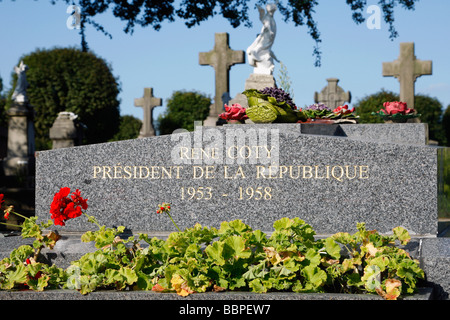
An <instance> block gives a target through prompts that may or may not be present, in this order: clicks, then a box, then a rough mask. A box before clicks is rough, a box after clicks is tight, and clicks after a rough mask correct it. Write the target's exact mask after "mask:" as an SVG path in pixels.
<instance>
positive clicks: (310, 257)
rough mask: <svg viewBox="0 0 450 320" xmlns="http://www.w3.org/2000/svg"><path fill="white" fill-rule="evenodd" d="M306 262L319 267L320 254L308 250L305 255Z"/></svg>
mask: <svg viewBox="0 0 450 320" xmlns="http://www.w3.org/2000/svg"><path fill="white" fill-rule="evenodd" d="M305 258H306V260H307V261H308V262H309V265H310V266H313V267H314V266H318V265H319V264H320V259H321V257H320V253H319V252H318V251H316V250H314V249H308V251H307V252H306V254H305Z"/></svg>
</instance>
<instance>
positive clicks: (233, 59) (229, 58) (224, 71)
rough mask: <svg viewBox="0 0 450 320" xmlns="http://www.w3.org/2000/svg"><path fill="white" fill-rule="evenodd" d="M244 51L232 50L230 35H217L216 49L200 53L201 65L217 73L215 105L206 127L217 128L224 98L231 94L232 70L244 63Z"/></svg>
mask: <svg viewBox="0 0 450 320" xmlns="http://www.w3.org/2000/svg"><path fill="white" fill-rule="evenodd" d="M244 62H245V56H244V51H236V50H232V49H231V48H230V45H229V35H228V33H216V34H215V43H214V49H213V50H211V51H208V52H200V53H199V63H200V65H210V66H212V67H213V68H214V71H215V95H214V105H213V106H212V108H211V110H210V114H209V116H208V118H207V119H206V120H205V125H208V126H215V125H216V122H217V121H218V120H219V114H221V113H222V112H223V110H224V109H223V103H222V96H223V94H225V93H229V92H230V68H231V66H233V65H234V64H239V63H244Z"/></svg>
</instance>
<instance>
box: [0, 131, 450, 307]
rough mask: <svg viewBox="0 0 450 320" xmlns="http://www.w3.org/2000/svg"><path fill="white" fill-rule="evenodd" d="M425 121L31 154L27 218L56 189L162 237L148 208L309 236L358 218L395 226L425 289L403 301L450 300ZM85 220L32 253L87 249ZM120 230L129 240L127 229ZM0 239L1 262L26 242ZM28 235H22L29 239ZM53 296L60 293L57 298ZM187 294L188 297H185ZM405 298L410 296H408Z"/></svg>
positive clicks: (447, 243) (41, 211)
mask: <svg viewBox="0 0 450 320" xmlns="http://www.w3.org/2000/svg"><path fill="white" fill-rule="evenodd" d="M427 132H428V129H427V125H426V124H422V123H417V124H400V125H399V124H368V125H317V124H314V125H307V124H302V125H299V124H272V125H256V124H255V125H245V126H244V125H225V126H223V127H219V128H205V127H198V128H196V130H195V131H194V132H191V133H189V132H179V133H176V134H173V135H171V136H162V137H151V138H145V139H135V140H129V141H121V142H113V143H106V144H99V145H89V146H82V147H74V148H67V149H57V150H50V151H42V152H39V153H38V154H37V179H36V180H37V181H36V182H37V193H36V195H37V197H36V199H37V202H36V207H37V214H38V216H39V219H42V220H45V221H47V220H48V219H49V204H50V202H51V200H52V198H53V194H54V193H55V192H57V191H58V190H59V188H60V187H62V186H67V187H70V188H72V189H75V188H79V189H81V192H82V194H83V196H85V197H87V198H89V208H88V210H87V211H88V214H92V215H95V216H96V217H97V218H98V220H99V221H100V223H101V224H106V225H108V226H118V225H124V226H127V227H128V228H129V229H128V231H131V232H134V233H136V232H138V231H140V230H142V231H144V232H146V233H148V234H149V235H154V236H159V237H164V236H167V235H168V234H169V233H170V232H173V231H175V229H174V226H173V225H172V224H171V223H170V221H169V219H168V218H167V217H166V216H163V215H157V214H156V213H155V211H156V205H157V204H159V203H161V202H163V201H167V202H171V203H172V207H173V210H172V216H173V217H174V219H175V220H176V222H177V224H178V225H179V226H180V227H182V228H186V227H192V225H193V224H194V223H196V222H199V223H202V224H203V225H208V226H218V225H219V224H220V222H222V221H223V220H228V221H229V220H232V219H242V220H244V221H245V222H247V223H249V224H250V226H252V227H253V228H254V229H257V228H259V229H262V230H269V231H271V230H273V229H272V223H273V222H274V221H275V220H277V219H279V218H280V217H284V216H288V217H295V216H298V217H300V218H302V219H304V220H305V221H306V222H307V223H310V224H311V225H312V226H313V227H314V229H315V230H316V231H317V232H318V233H319V235H318V236H321V235H324V234H328V233H336V232H340V231H348V232H351V233H353V232H355V231H356V223H357V222H366V224H367V227H368V228H371V229H372V228H376V229H378V230H379V231H381V232H383V233H388V232H390V230H391V229H392V228H393V227H396V226H399V225H401V226H403V227H405V228H407V229H408V230H409V232H410V233H411V234H412V236H413V240H412V241H411V242H410V243H409V244H408V245H407V247H405V249H406V250H407V251H408V252H409V253H410V254H411V256H412V257H414V258H415V259H419V260H420V262H421V266H422V268H423V269H424V271H425V274H426V277H427V287H425V288H421V289H420V291H419V294H418V295H415V296H413V297H411V299H419V300H420V299H448V293H449V292H450V283H449V279H450V277H449V270H450V268H449V265H450V250H449V248H450V238H440V237H436V232H437V210H438V199H439V197H438V192H439V190H441V189H440V188H439V186H440V180H439V177H440V172H441V171H440V162H441V160H442V159H441V157H440V156H441V155H442V153H446V151H447V149H445V148H437V147H434V146H429V145H427V144H426V143H427ZM83 220H85V219H83V218H77V219H73V220H70V221H68V222H67V224H66V226H65V227H62V228H58V230H59V232H60V233H61V234H62V235H63V239H61V240H60V241H58V243H57V245H56V246H55V248H54V249H53V250H50V251H48V250H44V251H43V252H42V253H43V254H44V255H45V256H46V257H47V259H48V260H49V261H50V262H51V263H54V264H56V265H57V266H60V267H63V268H67V267H68V266H69V263H70V261H74V260H76V259H79V258H80V257H81V256H82V255H83V254H85V253H87V252H92V251H94V250H96V248H95V247H94V245H93V243H81V242H80V235H79V233H80V232H83V231H84V230H87V229H91V228H92V229H96V228H95V227H94V228H93V226H91V225H89V224H87V223H84V222H83ZM125 236H127V235H125ZM13 238H19V237H8V238H3V240H2V241H0V257H5V256H8V255H9V253H10V251H11V248H14V247H17V246H18V245H19V244H30V245H31V243H32V239H24V240H20V239H13ZM27 240H28V242H27ZM61 294H63V295H61ZM134 297H136V298H138V299H151V300H153V299H176V298H177V297H176V295H175V294H172V295H170V294H168V295H165V296H164V298H163V296H162V295H160V294H159V295H158V294H155V293H152V292H143V293H135V292H133V291H131V292H124V293H117V292H111V293H104V292H98V293H93V294H91V295H88V296H82V295H80V294H78V293H76V292H74V293H70V292H65V291H63V292H60V291H58V292H57V293H53V292H48V293H45V292H44V293H30V294H28V295H26V296H24V295H22V294H21V293H9V292H6V293H2V294H1V297H0V298H5V299H133V298H134ZM189 298H192V299H231V300H245V299H255V298H256V299H288V300H298V299H338V300H354V299H369V300H370V299H380V297H374V296H372V295H339V294H337V295H336V294H285V295H281V294H279V293H275V294H265V295H252V294H248V293H232V294H227V293H221V294H198V295H192V297H191V296H190V297H189ZM183 299H186V298H183ZM408 299H409V297H408Z"/></svg>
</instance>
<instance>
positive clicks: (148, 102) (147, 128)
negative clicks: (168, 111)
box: [134, 88, 162, 138]
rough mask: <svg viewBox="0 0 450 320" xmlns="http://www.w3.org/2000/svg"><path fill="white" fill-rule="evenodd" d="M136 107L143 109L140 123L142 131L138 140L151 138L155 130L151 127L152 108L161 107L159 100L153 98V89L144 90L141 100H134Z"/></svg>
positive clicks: (160, 100)
mask: <svg viewBox="0 0 450 320" xmlns="http://www.w3.org/2000/svg"><path fill="white" fill-rule="evenodd" d="M134 105H135V106H136V107H142V108H143V109H144V120H143V121H142V129H141V132H139V137H138V138H145V137H152V136H154V135H155V128H154V127H153V121H152V120H153V108H154V107H159V106H161V105H162V99H161V98H155V97H153V88H144V96H143V97H142V98H138V99H134Z"/></svg>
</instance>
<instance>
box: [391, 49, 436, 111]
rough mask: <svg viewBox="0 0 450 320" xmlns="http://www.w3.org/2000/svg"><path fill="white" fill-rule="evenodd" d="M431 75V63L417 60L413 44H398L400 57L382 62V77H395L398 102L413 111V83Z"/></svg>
mask: <svg viewBox="0 0 450 320" xmlns="http://www.w3.org/2000/svg"><path fill="white" fill-rule="evenodd" d="M431 74H432V61H430V60H427V61H424V60H418V59H417V58H416V56H415V54H414V42H403V43H400V55H399V57H398V59H397V60H395V61H393V62H383V76H384V77H395V78H397V80H398V81H399V82H400V101H402V102H406V104H407V105H408V108H410V109H414V83H415V82H416V80H417V78H418V77H420V76H423V75H431Z"/></svg>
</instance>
